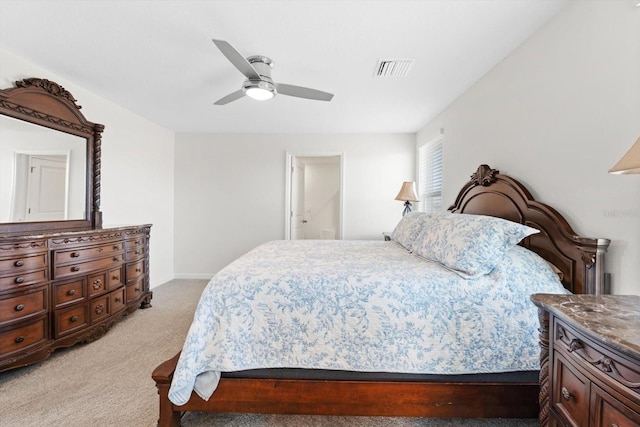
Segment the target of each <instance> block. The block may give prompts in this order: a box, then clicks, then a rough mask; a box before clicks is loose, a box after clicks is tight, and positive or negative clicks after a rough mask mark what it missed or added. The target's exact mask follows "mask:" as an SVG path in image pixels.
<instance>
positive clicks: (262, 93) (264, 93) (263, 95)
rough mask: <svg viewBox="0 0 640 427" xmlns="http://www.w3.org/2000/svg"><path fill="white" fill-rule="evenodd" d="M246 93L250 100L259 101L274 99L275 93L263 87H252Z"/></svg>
mask: <svg viewBox="0 0 640 427" xmlns="http://www.w3.org/2000/svg"><path fill="white" fill-rule="evenodd" d="M245 93H246V94H247V96H248V97H249V98H253V99H257V100H258V101H266V100H267V99H271V98H273V92H271V91H270V90H269V89H264V88H261V87H250V88H248V89H245Z"/></svg>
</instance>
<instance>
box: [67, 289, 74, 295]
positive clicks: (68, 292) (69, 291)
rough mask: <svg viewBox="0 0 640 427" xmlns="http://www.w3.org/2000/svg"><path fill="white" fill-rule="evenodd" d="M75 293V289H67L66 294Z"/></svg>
mask: <svg viewBox="0 0 640 427" xmlns="http://www.w3.org/2000/svg"><path fill="white" fill-rule="evenodd" d="M75 294H76V290H75V289H69V290H68V291H67V295H69V296H73V295H75Z"/></svg>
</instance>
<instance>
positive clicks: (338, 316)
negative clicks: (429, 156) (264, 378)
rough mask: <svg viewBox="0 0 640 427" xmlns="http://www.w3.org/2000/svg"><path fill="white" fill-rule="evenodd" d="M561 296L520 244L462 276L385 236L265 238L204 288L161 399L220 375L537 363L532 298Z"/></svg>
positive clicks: (207, 389)
mask: <svg viewBox="0 0 640 427" xmlns="http://www.w3.org/2000/svg"><path fill="white" fill-rule="evenodd" d="M538 292H543V293H564V292H566V291H565V290H564V288H563V287H562V285H561V284H560V282H559V281H558V278H557V276H556V275H555V273H554V272H553V271H552V270H551V268H550V267H549V266H548V265H547V264H546V263H545V262H544V261H543V260H542V259H541V258H540V257H538V256H537V255H536V254H534V253H533V252H530V251H528V250H526V249H523V248H521V247H519V246H516V247H515V248H513V249H511V250H509V251H508V252H507V254H506V256H505V257H504V259H503V260H502V262H501V263H500V264H499V265H498V266H497V267H496V268H495V269H494V270H493V271H492V272H491V273H489V274H487V275H485V276H482V277H480V278H478V279H472V280H465V279H463V278H461V277H460V276H458V275H457V274H455V273H453V272H451V271H449V270H447V269H446V268H444V267H442V266H441V265H440V264H437V263H434V262H430V261H426V260H424V259H421V258H418V257H417V256H415V255H412V254H410V253H409V252H407V251H406V250H405V249H403V248H402V247H400V246H399V245H397V244H396V243H394V242H384V241H348V240H316V241H300V240H299V241H273V242H269V243H265V244H263V245H261V246H258V247H257V248H255V249H253V250H252V251H250V252H249V253H247V254H245V255H243V256H241V257H240V258H238V259H237V260H236V261H234V262H232V263H231V264H229V265H228V266H227V267H225V268H224V269H223V270H221V271H220V272H219V273H218V274H216V275H215V276H214V277H213V278H212V279H211V281H210V282H209V284H208V285H207V287H206V289H205V290H204V291H203V294H202V296H201V299H200V302H199V303H198V307H197V309H196V312H195V315H194V319H193V323H192V325H191V327H190V329H189V333H188V335H187V338H186V340H185V343H184V347H183V349H182V353H181V355H180V359H179V362H178V365H177V367H176V370H175V373H174V376H173V382H172V385H171V389H170V392H169V399H170V400H171V401H172V402H173V403H175V404H177V405H182V404H184V403H186V402H187V400H188V399H189V397H190V395H191V392H192V391H193V390H195V391H196V393H198V394H199V395H200V396H201V397H202V398H203V399H208V398H209V397H210V396H211V394H212V393H213V391H214V390H215V388H216V386H217V384H218V380H219V378H220V372H221V371H238V370H244V369H257V368H277V367H290V368H318V369H340V370H351V371H370V372H405V373H426V374H465V373H488V372H510V371H522V370H536V369H539V347H538V332H537V329H538V316H537V309H536V307H535V306H534V305H533V304H532V303H531V302H530V301H529V296H530V295H531V294H533V293H538Z"/></svg>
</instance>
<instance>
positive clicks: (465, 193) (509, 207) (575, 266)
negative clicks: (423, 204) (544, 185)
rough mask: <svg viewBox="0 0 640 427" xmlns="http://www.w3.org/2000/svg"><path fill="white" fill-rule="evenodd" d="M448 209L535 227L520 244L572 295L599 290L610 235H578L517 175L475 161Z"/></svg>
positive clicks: (596, 292)
mask: <svg viewBox="0 0 640 427" xmlns="http://www.w3.org/2000/svg"><path fill="white" fill-rule="evenodd" d="M449 210H450V211H451V212H457V213H466V214H477V215H490V216H496V217H500V218H505V219H508V220H511V221H514V222H519V223H521V224H525V225H528V226H530V227H534V228H537V229H538V230H540V233H537V234H534V235H532V236H530V237H527V238H526V239H524V240H523V241H522V243H521V245H522V246H524V247H526V248H528V249H530V250H532V251H534V252H536V253H537V254H538V255H540V256H541V257H543V258H544V259H546V260H547V261H549V262H551V263H552V264H553V265H555V266H556V267H558V269H560V271H562V273H563V279H562V282H563V284H564V286H565V288H567V289H568V290H569V291H571V292H573V293H574V294H601V293H604V290H605V287H604V258H605V253H606V251H607V248H608V247H609V243H610V240H609V239H597V238H587V237H581V236H578V235H577V234H576V232H575V231H573V229H572V228H571V226H570V225H569V223H568V222H567V221H566V220H565V219H564V218H563V217H562V215H560V214H559V213H558V212H557V211H556V210H555V209H553V208H552V207H550V206H548V205H546V204H544V203H541V202H538V201H536V200H534V198H533V196H531V193H529V190H527V189H526V188H525V186H524V185H522V184H521V183H519V182H518V181H517V180H515V179H513V178H511V177H509V176H507V175H502V174H500V171H498V170H496V169H492V168H490V167H489V166H487V165H480V166H479V167H478V169H477V171H476V172H475V173H473V174H472V175H471V180H470V181H469V182H468V183H467V184H465V186H464V187H462V190H460V193H459V194H458V197H457V198H456V201H455V203H454V204H453V205H452V206H451V207H450V208H449Z"/></svg>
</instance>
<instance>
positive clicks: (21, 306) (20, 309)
mask: <svg viewBox="0 0 640 427" xmlns="http://www.w3.org/2000/svg"><path fill="white" fill-rule="evenodd" d="M22 310H24V304H18V305H16V311H22Z"/></svg>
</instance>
